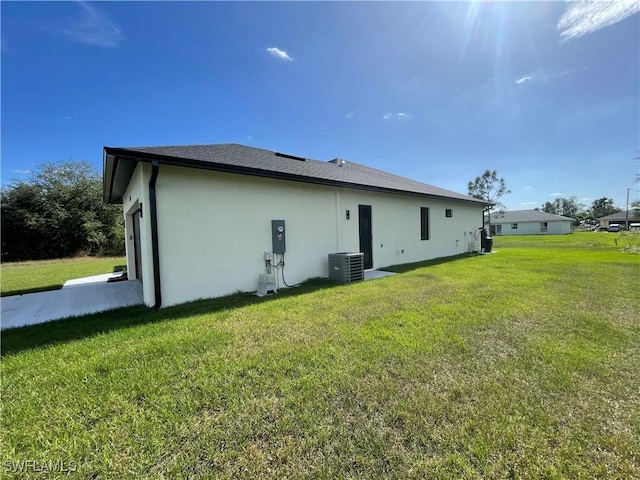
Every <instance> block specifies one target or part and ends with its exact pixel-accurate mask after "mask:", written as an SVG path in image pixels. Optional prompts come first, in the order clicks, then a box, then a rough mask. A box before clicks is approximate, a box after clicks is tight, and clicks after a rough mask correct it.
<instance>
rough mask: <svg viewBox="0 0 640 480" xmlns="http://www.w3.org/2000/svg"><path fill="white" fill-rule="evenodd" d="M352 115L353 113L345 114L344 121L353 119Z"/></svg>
mask: <svg viewBox="0 0 640 480" xmlns="http://www.w3.org/2000/svg"><path fill="white" fill-rule="evenodd" d="M353 113H354V112H349V113H347V114H346V115H345V117H344V119H345V120H349V119H350V118H353Z"/></svg>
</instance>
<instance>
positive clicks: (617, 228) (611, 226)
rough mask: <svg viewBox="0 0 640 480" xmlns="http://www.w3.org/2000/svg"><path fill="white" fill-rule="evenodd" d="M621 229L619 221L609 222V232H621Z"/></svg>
mask: <svg viewBox="0 0 640 480" xmlns="http://www.w3.org/2000/svg"><path fill="white" fill-rule="evenodd" d="M619 231H620V225H618V224H617V223H611V224H609V228H607V232H619Z"/></svg>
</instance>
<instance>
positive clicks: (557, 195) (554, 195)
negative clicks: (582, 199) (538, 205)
mask: <svg viewBox="0 0 640 480" xmlns="http://www.w3.org/2000/svg"><path fill="white" fill-rule="evenodd" d="M549 195H551V196H552V197H561V196H563V195H564V193H550V194H549Z"/></svg>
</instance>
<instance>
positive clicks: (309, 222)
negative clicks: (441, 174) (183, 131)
mask: <svg viewBox="0 0 640 480" xmlns="http://www.w3.org/2000/svg"><path fill="white" fill-rule="evenodd" d="M140 168H141V167H140V166H139V167H138V169H137V170H136V173H135V175H134V177H133V179H132V182H131V185H130V186H129V189H128V190H127V193H126V195H125V212H127V211H128V209H131V208H134V207H135V198H142V200H141V201H142V202H143V204H144V217H143V220H144V226H143V227H142V228H143V235H142V239H141V241H142V243H143V245H144V246H145V247H146V248H145V250H144V251H143V254H144V258H145V259H144V261H143V265H144V268H145V270H144V272H143V274H144V286H145V289H144V296H145V297H144V298H145V302H146V303H147V304H148V305H151V304H152V303H153V264H152V258H151V255H150V252H151V238H150V223H149V216H150V215H148V212H149V210H148V199H147V197H148V179H149V176H150V167H149V166H146V167H145V169H143V172H139V170H140ZM156 187H157V188H156V192H157V213H158V237H159V246H158V248H159V258H160V272H161V284H162V305H163V306H169V305H174V304H178V303H184V302H188V301H192V300H197V299H200V298H212V297H218V296H222V295H227V294H231V293H234V292H237V291H255V290H256V289H257V287H258V276H259V275H260V274H261V273H265V261H264V252H265V250H266V251H269V252H270V251H271V250H272V244H271V220H284V221H285V226H286V231H285V234H286V235H285V240H286V253H285V261H286V262H285V269H284V274H285V279H286V281H287V283H288V284H290V285H292V284H295V283H299V282H302V281H304V280H306V279H309V278H313V277H327V276H328V270H327V268H328V265H327V255H328V254H329V253H335V252H344V251H352V252H357V251H359V249H360V248H359V222H358V205H370V206H371V207H372V235H373V267H374V268H380V267H384V266H389V265H393V264H401V263H410V262H417V261H421V260H427V259H431V258H437V257H444V256H450V255H455V254H457V253H464V252H467V251H469V249H468V245H469V241H471V240H472V239H473V233H474V231H475V230H477V228H478V227H480V226H481V225H482V206H481V205H477V206H476V205H472V204H466V203H459V202H446V201H437V200H430V199H426V198H421V197H411V196H404V195H389V194H383V193H377V192H366V191H359V190H352V189H343V188H334V187H328V186H322V185H314V184H307V183H300V182H292V181H285V180H277V179H268V178H260V177H253V176H247V175H237V174H228V173H221V172H212V171H206V170H198V169H192V168H181V167H171V166H166V165H160V170H159V176H158V180H157V184H156ZM129 195H131V200H129V199H128V198H129V197H128V196H129ZM420 207H429V209H430V211H429V213H430V215H429V217H430V218H429V220H430V239H429V240H421V239H420ZM445 208H451V209H452V210H453V216H452V218H446V217H445ZM347 209H348V210H349V211H350V219H349V220H347V219H346V210H347ZM131 235H132V232H131V229H130V225H129V224H127V259H128V264H130V266H129V268H130V269H131V268H132V265H133V256H132V255H130V254H129V251H130V250H131V251H132V250H133V249H132V245H133V241H132V240H130V239H129V237H130V236H131ZM456 241H457V242H456ZM403 250H404V252H403ZM276 259H279V255H278V256H277V258H276ZM278 282H279V283H278V284H279V286H280V287H281V286H282V279H281V277H280V278H279V280H278Z"/></svg>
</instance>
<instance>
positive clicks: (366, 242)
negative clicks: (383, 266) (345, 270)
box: [358, 205, 373, 269]
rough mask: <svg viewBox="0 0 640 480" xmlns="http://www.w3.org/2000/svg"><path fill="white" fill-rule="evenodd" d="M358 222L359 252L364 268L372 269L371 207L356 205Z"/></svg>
mask: <svg viewBox="0 0 640 480" xmlns="http://www.w3.org/2000/svg"><path fill="white" fill-rule="evenodd" d="M358 222H359V225H360V252H361V253H364V268H365V269H367V268H373V231H372V228H371V205H358Z"/></svg>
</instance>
